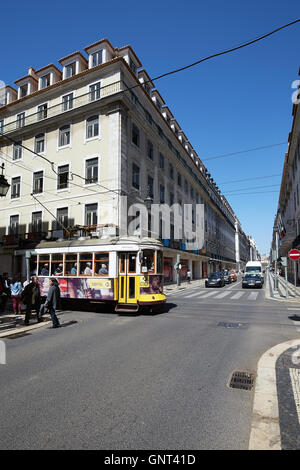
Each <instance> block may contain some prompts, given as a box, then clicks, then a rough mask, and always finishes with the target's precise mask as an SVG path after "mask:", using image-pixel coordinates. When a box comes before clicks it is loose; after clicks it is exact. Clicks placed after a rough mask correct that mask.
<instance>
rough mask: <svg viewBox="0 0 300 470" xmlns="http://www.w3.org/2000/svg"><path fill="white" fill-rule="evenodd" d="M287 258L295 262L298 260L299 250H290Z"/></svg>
mask: <svg viewBox="0 0 300 470" xmlns="http://www.w3.org/2000/svg"><path fill="white" fill-rule="evenodd" d="M289 258H290V259H292V260H293V261H297V260H298V259H299V258H300V251H299V250H291V251H290V252H289Z"/></svg>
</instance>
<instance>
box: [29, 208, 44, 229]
mask: <svg viewBox="0 0 300 470" xmlns="http://www.w3.org/2000/svg"><path fill="white" fill-rule="evenodd" d="M31 231H32V232H41V231H42V212H41V211H39V212H33V213H32V216H31Z"/></svg>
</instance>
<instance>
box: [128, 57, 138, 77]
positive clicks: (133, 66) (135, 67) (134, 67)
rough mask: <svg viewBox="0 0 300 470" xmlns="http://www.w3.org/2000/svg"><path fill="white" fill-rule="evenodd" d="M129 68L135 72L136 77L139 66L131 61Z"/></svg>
mask: <svg viewBox="0 0 300 470" xmlns="http://www.w3.org/2000/svg"><path fill="white" fill-rule="evenodd" d="M129 66H130V68H131V70H132V71H133V73H134V74H135V75H136V71H137V66H136V65H135V63H134V62H133V60H132V59H130V61H129Z"/></svg>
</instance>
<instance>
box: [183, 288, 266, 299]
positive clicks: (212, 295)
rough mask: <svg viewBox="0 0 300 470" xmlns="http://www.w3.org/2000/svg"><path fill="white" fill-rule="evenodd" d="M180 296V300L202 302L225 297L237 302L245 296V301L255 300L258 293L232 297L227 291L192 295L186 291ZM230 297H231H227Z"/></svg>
mask: <svg viewBox="0 0 300 470" xmlns="http://www.w3.org/2000/svg"><path fill="white" fill-rule="evenodd" d="M174 294H175V292H174ZM180 294H181V295H180V297H181V298H187V299H190V298H193V299H194V300H197V299H199V300H202V299H206V298H208V297H210V298H212V299H213V298H214V299H224V298H225V297H227V298H228V300H238V299H240V298H241V297H243V296H245V295H246V296H247V299H246V300H256V299H257V297H258V294H259V293H258V292H250V293H249V292H237V293H235V294H234V295H232V294H233V291H232V290H231V291H229V290H227V291H226V292H221V293H220V292H216V291H212V292H207V291H202V292H194V293H193V294H189V293H188V292H187V291H185V292H181V293H180ZM230 295H231V297H229V296H230Z"/></svg>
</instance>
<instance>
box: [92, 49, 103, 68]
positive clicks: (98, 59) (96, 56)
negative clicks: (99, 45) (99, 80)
mask: <svg viewBox="0 0 300 470" xmlns="http://www.w3.org/2000/svg"><path fill="white" fill-rule="evenodd" d="M102 56H103V51H102V49H101V50H100V51H97V52H94V53H93V54H92V67H97V65H100V64H102Z"/></svg>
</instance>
